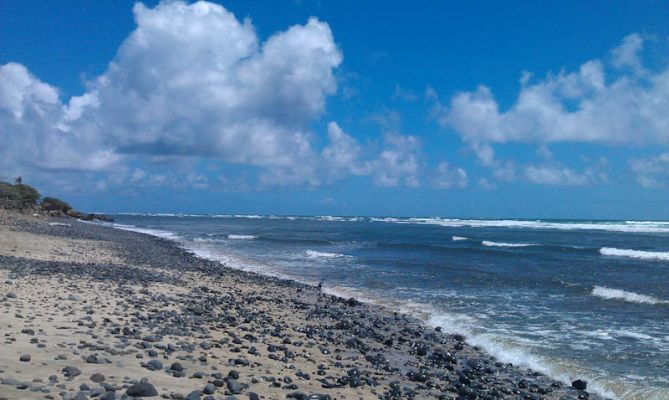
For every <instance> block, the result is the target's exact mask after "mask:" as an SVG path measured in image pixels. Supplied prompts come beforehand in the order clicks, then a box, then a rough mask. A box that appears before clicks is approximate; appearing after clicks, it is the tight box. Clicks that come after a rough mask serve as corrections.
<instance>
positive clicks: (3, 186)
mask: <svg viewBox="0 0 669 400" xmlns="http://www.w3.org/2000/svg"><path fill="white" fill-rule="evenodd" d="M39 198H40V194H39V192H38V191H37V189H35V188H34V187H32V186H30V185H25V184H22V183H17V184H16V185H12V184H10V183H7V182H2V181H0V208H4V209H7V210H28V209H31V208H34V207H35V206H36V205H37V201H38V200H39Z"/></svg>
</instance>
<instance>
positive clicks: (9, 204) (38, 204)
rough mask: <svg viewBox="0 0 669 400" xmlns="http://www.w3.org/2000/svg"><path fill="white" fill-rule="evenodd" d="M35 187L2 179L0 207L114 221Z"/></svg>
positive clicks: (54, 215)
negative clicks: (42, 192)
mask: <svg viewBox="0 0 669 400" xmlns="http://www.w3.org/2000/svg"><path fill="white" fill-rule="evenodd" d="M41 197H42V196H41V195H40V193H39V192H38V191H37V189H35V188H34V187H32V186H30V185H26V184H23V183H21V180H20V178H17V183H16V184H14V185H12V184H11V183H8V182H3V181H0V209H4V210H13V211H24V212H25V211H31V212H35V213H38V214H43V215H48V216H52V217H72V218H78V219H83V220H87V221H91V220H94V219H97V220H101V221H113V220H112V219H111V218H109V217H107V216H105V215H101V214H89V213H82V212H79V211H77V210H75V209H74V208H72V206H70V205H69V204H68V203H67V202H65V201H63V200H60V199H57V198H55V197H44V198H42V199H41V201H40V198H41Z"/></svg>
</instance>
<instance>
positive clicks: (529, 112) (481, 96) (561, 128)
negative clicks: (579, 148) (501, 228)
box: [438, 34, 669, 164]
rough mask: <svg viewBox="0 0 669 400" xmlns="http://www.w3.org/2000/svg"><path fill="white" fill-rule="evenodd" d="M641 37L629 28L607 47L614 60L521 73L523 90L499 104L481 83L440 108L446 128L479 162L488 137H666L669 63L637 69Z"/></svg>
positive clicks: (619, 140) (486, 154)
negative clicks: (540, 76) (509, 102)
mask: <svg viewBox="0 0 669 400" xmlns="http://www.w3.org/2000/svg"><path fill="white" fill-rule="evenodd" d="M642 48H643V39H642V38H641V37H640V36H639V35H636V34H633V35H630V36H628V37H626V38H625V39H624V40H623V43H622V44H621V45H620V46H619V47H618V48H616V49H614V50H613V51H612V65H610V68H607V66H606V64H605V63H604V62H603V61H600V60H590V61H588V62H585V63H584V64H582V65H581V66H580V68H579V69H578V70H576V71H573V72H565V71H561V72H560V73H558V74H548V75H547V76H546V77H545V78H543V79H540V80H537V81H534V80H533V79H532V78H531V76H530V74H527V73H526V74H524V75H523V79H521V88H520V93H519V94H518V98H517V99H516V101H515V102H514V103H513V104H512V105H511V106H510V107H509V108H507V109H505V110H503V109H501V108H500V105H499V103H498V102H497V100H496V99H495V96H494V95H493V92H492V90H491V89H490V88H489V87H487V86H484V85H481V86H479V87H478V88H477V89H476V90H474V91H470V92H462V93H458V94H456V95H454V96H453V97H452V98H451V101H450V104H449V105H448V106H447V107H445V106H440V107H438V111H439V116H438V118H439V122H440V123H441V124H442V125H443V126H448V127H451V128H452V129H453V130H454V131H455V132H456V133H457V134H458V135H460V136H461V137H462V139H463V140H464V141H465V142H466V143H468V144H469V145H470V146H472V148H473V149H474V151H475V152H476V153H477V154H478V156H479V158H480V159H481V161H482V162H483V163H484V164H491V160H492V159H493V157H494V152H493V150H492V148H491V147H490V144H494V143H506V142H523V143H537V144H548V143H555V142H573V143H585V142H589V143H605V144H611V145H623V144H630V143H632V144H648V143H661V144H662V145H664V146H666V145H668V144H669V113H668V112H667V110H669V68H664V69H661V70H659V71H655V72H648V71H646V73H643V74H641V73H640V71H643V70H644V68H643V64H642V62H641V58H640V52H641V50H642Z"/></svg>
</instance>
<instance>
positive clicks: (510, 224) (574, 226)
mask: <svg viewBox="0 0 669 400" xmlns="http://www.w3.org/2000/svg"><path fill="white" fill-rule="evenodd" d="M370 221H372V222H387V223H395V224H425V225H440V226H444V227H453V228H460V227H469V228H491V227H492V228H517V229H554V230H602V231H611V232H630V233H669V222H666V221H610V222H607V221H571V222H568V221H544V220H516V219H499V220H498V219H459V218H438V217H435V218H394V217H386V218H370Z"/></svg>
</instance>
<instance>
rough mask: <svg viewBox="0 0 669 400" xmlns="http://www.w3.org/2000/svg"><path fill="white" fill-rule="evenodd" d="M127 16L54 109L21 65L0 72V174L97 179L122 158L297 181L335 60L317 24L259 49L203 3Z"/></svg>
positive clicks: (52, 93) (52, 91)
mask: <svg viewBox="0 0 669 400" xmlns="http://www.w3.org/2000/svg"><path fill="white" fill-rule="evenodd" d="M133 13H134V16H135V21H136V24H137V27H136V29H135V30H134V31H133V32H132V33H131V34H130V35H129V36H128V37H127V38H126V40H125V41H124V42H123V44H122V45H121V46H120V48H119V50H118V52H117V54H116V56H115V58H114V59H113V60H112V61H111V63H110V64H109V67H108V68H107V70H106V71H105V72H104V73H103V74H102V75H101V76H99V77H97V78H95V79H94V80H92V81H91V82H89V83H88V85H87V86H88V88H87V91H86V93H84V94H83V95H81V96H75V97H72V98H71V99H69V101H67V102H65V103H62V102H61V101H60V99H59V96H58V90H57V89H56V88H54V87H52V86H50V85H48V84H46V83H43V82H41V81H40V80H39V79H37V78H36V77H34V76H33V75H32V74H30V73H29V72H28V70H27V69H26V68H25V67H24V66H22V65H20V64H17V63H9V64H5V65H3V66H0V134H1V135H2V137H3V138H5V139H6V140H4V143H3V144H2V145H1V146H2V147H0V159H1V161H0V163H2V164H3V165H2V167H4V168H5V169H7V168H9V166H10V165H11V166H13V168H16V169H26V168H33V169H37V168H39V169H42V170H47V171H48V170H59V171H60V170H70V169H72V170H89V171H100V170H104V169H109V168H112V167H114V168H117V169H119V168H120V169H123V168H125V167H124V166H123V164H124V163H120V162H121V161H127V160H128V159H132V158H133V157H142V156H149V157H152V156H205V157H213V158H216V159H220V160H223V161H225V162H232V163H243V164H250V165H254V166H260V167H266V168H271V169H273V170H274V171H275V172H277V173H278V175H280V176H293V177H295V176H301V175H307V177H306V178H304V179H309V176H308V175H309V171H308V169H307V170H306V171H305V169H304V167H303V166H304V165H305V164H308V163H310V162H312V161H311V160H312V159H313V157H314V156H315V155H316V152H315V151H314V150H313V149H312V145H311V141H312V133H311V132H310V130H309V124H310V123H311V122H313V121H314V120H315V119H317V118H318V117H320V116H321V115H322V113H323V112H324V110H325V103H326V98H327V96H329V95H332V94H334V93H335V91H336V80H335V77H334V74H333V70H334V69H335V68H337V66H338V65H339V64H340V63H341V62H342V54H341V52H340V51H339V49H338V48H337V46H336V44H335V42H334V39H333V35H332V32H331V30H330V27H329V26H328V24H327V23H325V22H322V21H319V20H318V19H316V18H311V19H309V20H308V21H307V23H306V24H304V25H295V26H293V27H290V28H289V29H287V30H286V31H283V32H278V33H276V34H274V35H272V36H271V37H269V38H268V39H267V40H266V41H265V42H261V41H260V40H259V39H258V37H257V34H256V32H255V29H254V27H253V25H252V24H251V22H250V21H249V20H244V21H240V20H238V19H237V18H236V17H235V16H234V15H233V14H232V13H230V12H229V11H227V10H226V9H225V8H223V7H222V6H220V5H217V4H213V3H208V2H204V1H200V2H197V3H193V4H187V3H185V2H181V1H169V2H163V3H161V4H159V5H158V6H156V7H155V8H148V7H146V6H144V5H143V4H141V3H137V4H136V5H135V6H134V8H133ZM147 159H148V158H147ZM300 179H302V178H300ZM300 179H298V180H300ZM191 180H193V181H194V182H197V183H198V185H201V183H202V179H200V178H199V177H198V178H197V179H191Z"/></svg>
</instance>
